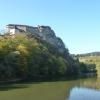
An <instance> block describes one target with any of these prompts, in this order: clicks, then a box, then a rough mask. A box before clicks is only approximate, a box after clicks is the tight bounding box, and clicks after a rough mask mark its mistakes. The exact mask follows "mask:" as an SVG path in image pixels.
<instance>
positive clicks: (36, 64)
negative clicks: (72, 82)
mask: <svg viewBox="0 0 100 100" xmlns="http://www.w3.org/2000/svg"><path fill="white" fill-rule="evenodd" d="M66 52H68V51H66ZM78 74H79V62H77V61H74V60H73V59H72V57H71V56H70V54H69V53H67V55H66V56H65V55H64V54H63V53H60V52H59V51H58V50H57V49H56V48H55V47H54V46H53V45H51V44H49V43H47V42H46V41H43V40H40V39H39V38H36V37H30V36H27V35H26V33H25V34H18V35H15V36H14V37H12V36H9V35H6V36H4V37H1V38H0V80H1V81H3V80H11V79H25V80H51V79H58V78H60V77H66V78H67V77H70V76H77V75H78Z"/></svg>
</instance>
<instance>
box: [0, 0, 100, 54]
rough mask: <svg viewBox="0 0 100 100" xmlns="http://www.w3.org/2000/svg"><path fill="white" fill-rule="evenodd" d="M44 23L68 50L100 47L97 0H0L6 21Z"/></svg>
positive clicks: (0, 22) (2, 23) (99, 4)
mask: <svg viewBox="0 0 100 100" xmlns="http://www.w3.org/2000/svg"><path fill="white" fill-rule="evenodd" d="M9 23H11V24H27V25H32V26H36V25H47V26H51V27H52V29H54V31H55V33H56V35H57V36H59V37H61V38H62V39H63V41H64V43H65V45H66V47H68V49H69V51H70V53H76V54H77V53H85V52H92V51H100V44H99V43H100V0H0V29H1V30H2V29H3V28H4V26H5V25H6V24H9Z"/></svg>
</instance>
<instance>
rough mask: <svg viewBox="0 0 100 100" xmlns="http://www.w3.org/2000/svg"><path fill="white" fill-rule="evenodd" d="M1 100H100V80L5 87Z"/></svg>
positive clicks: (0, 92)
mask: <svg viewBox="0 0 100 100" xmlns="http://www.w3.org/2000/svg"><path fill="white" fill-rule="evenodd" d="M0 100H100V79H97V78H87V79H77V80H69V81H68V80H66V81H55V82H32V83H22V84H20V83H19V84H11V85H7V86H5V85H4V86H0Z"/></svg>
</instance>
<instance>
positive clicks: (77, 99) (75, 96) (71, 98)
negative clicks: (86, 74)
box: [66, 78, 100, 100]
mask: <svg viewBox="0 0 100 100" xmlns="http://www.w3.org/2000/svg"><path fill="white" fill-rule="evenodd" d="M72 84H73V86H71V87H69V91H68V92H67V99H66V100H100V79H99V78H98V79H97V78H90V79H89V78H88V79H83V80H76V81H73V83H72Z"/></svg>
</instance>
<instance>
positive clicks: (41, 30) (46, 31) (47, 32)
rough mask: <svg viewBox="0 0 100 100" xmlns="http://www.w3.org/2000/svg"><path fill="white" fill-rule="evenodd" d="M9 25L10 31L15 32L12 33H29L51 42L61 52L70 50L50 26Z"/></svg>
mask: <svg viewBox="0 0 100 100" xmlns="http://www.w3.org/2000/svg"><path fill="white" fill-rule="evenodd" d="M7 26H8V29H9V32H13V33H12V34H17V33H21V32H26V33H29V34H31V35H32V36H35V37H39V38H40V39H41V40H44V41H46V42H47V43H50V44H51V45H53V46H54V47H55V48H56V49H57V50H58V51H59V52H60V53H66V54H67V53H68V50H67V49H66V48H65V45H64V43H63V41H62V40H61V39H60V38H59V37H57V36H56V35H55V32H54V31H53V30H52V29H51V28H50V27H49V26H38V27H31V26H27V25H16V24H9V25H7ZM12 30H13V31H12Z"/></svg>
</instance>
